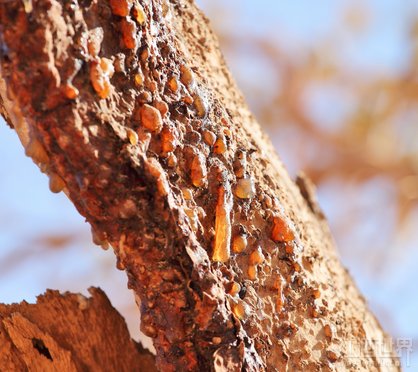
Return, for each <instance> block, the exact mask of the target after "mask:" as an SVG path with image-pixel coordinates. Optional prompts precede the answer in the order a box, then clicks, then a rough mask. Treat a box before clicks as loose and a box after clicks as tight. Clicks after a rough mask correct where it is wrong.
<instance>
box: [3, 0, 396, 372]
mask: <svg viewBox="0 0 418 372" xmlns="http://www.w3.org/2000/svg"><path fill="white" fill-rule="evenodd" d="M33 4H34V7H33V10H32V11H31V13H29V14H26V13H25V11H24V9H23V6H22V5H21V4H20V3H16V2H9V3H6V4H2V5H0V9H1V14H0V25H1V39H0V40H2V42H1V47H2V50H3V54H2V58H1V78H2V79H3V86H4V89H3V91H2V98H3V100H4V106H5V109H6V111H7V113H8V116H9V119H10V121H11V122H12V124H13V126H14V128H15V129H16V130H17V132H18V134H19V136H20V138H21V141H22V143H23V145H24V146H25V148H26V153H27V154H29V155H30V156H32V158H33V159H34V160H35V162H36V163H38V164H39V165H40V167H41V169H42V170H43V171H45V172H46V173H48V174H49V175H50V177H51V187H52V189H53V190H55V191H59V190H60V189H63V190H64V191H65V192H66V194H67V195H68V196H69V198H70V199H71V200H72V201H73V203H74V204H75V206H76V208H77V209H78V211H79V212H80V213H81V214H82V215H83V216H85V217H86V219H87V220H88V221H89V222H90V224H91V225H92V226H93V229H94V231H95V233H94V236H95V240H96V241H97V242H101V243H103V244H107V242H109V243H110V245H111V246H112V247H113V249H114V251H115V254H116V256H117V258H118V267H119V268H120V269H123V270H126V272H127V274H128V277H129V287H130V288H131V289H132V290H134V292H135V293H136V295H137V297H138V301H140V303H141V305H140V306H141V327H142V330H143V331H144V332H145V333H146V334H147V335H149V336H151V337H152V338H153V340H154V345H155V347H156V350H157V356H156V361H157V367H158V368H159V370H161V371H174V370H181V371H183V370H184V371H186V370H187V371H195V370H196V371H197V370H204V371H206V370H230V371H235V370H245V371H260V370H267V371H277V370H279V371H283V370H302V369H307V370H318V371H319V370H338V371H341V370H350V371H351V370H376V371H380V370H397V369H398V368H397V359H396V357H394V355H393V354H391V355H389V356H388V357H387V358H386V359H383V358H382V356H381V355H379V350H378V348H379V345H380V342H381V341H382V340H383V339H384V338H385V337H386V336H385V334H384V333H383V331H382V330H381V328H380V326H379V324H378V322H377V321H376V319H375V318H374V317H373V315H372V314H371V313H370V312H369V310H368V308H367V305H366V302H365V300H364V299H363V298H362V297H361V295H360V294H359V292H358V290H357V288H356V287H355V286H354V284H353V282H352V280H351V278H350V276H349V275H348V273H347V272H346V271H345V269H344V268H343V267H342V266H341V264H340V262H339V259H338V257H337V255H336V251H335V247H334V243H333V241H332V238H331V236H330V233H329V229H328V225H327V223H326V221H325V219H324V218H323V215H322V213H321V212H320V209H319V207H318V206H317V204H316V202H315V198H314V195H313V194H312V192H311V191H310V190H311V189H312V187H311V185H310V184H309V182H308V181H307V180H306V179H305V178H303V177H301V178H299V180H298V185H299V188H298V186H297V185H296V184H295V183H294V182H293V181H292V180H291V179H290V178H289V175H288V174H287V172H286V170H285V169H284V167H283V165H282V163H281V162H280V160H279V158H278V157H277V155H276V153H275V151H274V149H273V147H272V145H271V143H270V141H269V140H268V138H267V137H266V136H265V134H264V133H263V132H262V131H261V129H260V127H259V125H258V124H257V122H256V121H255V119H254V117H253V116H252V115H251V113H250V112H249V110H248V108H247V106H246V104H245V102H244V99H243V98H242V96H241V93H240V92H239V90H238V89H237V87H236V85H235V83H234V81H233V79H232V77H231V75H230V73H229V72H228V69H227V67H226V66H225V63H224V60H223V58H222V55H221V53H220V51H219V48H218V42H217V40H216V37H215V36H214V35H213V33H212V31H211V30H210V28H209V26H208V21H207V19H206V18H205V17H204V16H203V15H202V14H201V13H200V12H199V11H198V10H197V9H196V7H195V5H194V4H193V2H192V1H188V0H172V1H165V0H149V1H128V0H123V1H120V2H116V1H110V3H109V2H108V1H91V0H89V1H88V0H84V1H82V0H79V1H72V2H64V1H58V0H38V1H35V2H34V3H33ZM372 340H373V341H374V343H371V345H372V350H371V351H370V350H369V351H368V353H367V355H359V354H358V353H356V354H355V355H353V354H352V351H351V349H350V348H351V346H353V345H354V346H359V345H360V347H361V348H363V347H364V346H365V345H367V344H370V342H371V341H372ZM362 350H363V351H365V350H364V349H362ZM385 356H386V355H385ZM385 356H383V357H385ZM382 363H384V365H385V366H387V367H385V366H383V365H382Z"/></svg>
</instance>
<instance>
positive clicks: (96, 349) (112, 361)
mask: <svg viewBox="0 0 418 372" xmlns="http://www.w3.org/2000/svg"><path fill="white" fill-rule="evenodd" d="M89 291H90V294H91V297H84V296H82V295H81V294H71V293H65V294H63V295H61V294H60V293H59V292H57V291H51V290H49V291H47V292H46V294H44V295H42V296H39V297H38V301H37V303H36V304H28V303H26V302H22V303H20V304H12V305H2V304H0V366H1V370H2V371H133V370H134V371H143V372H152V371H155V370H156V369H155V362H154V356H153V355H151V354H150V353H149V352H148V351H146V350H144V349H142V347H141V346H140V345H138V344H137V343H136V342H135V341H133V340H131V338H130V336H129V332H128V328H127V327H126V323H125V321H124V320H123V318H122V317H121V315H120V314H118V312H117V311H116V310H115V309H114V308H113V307H112V305H111V304H110V302H109V300H108V299H107V297H106V295H105V294H104V293H103V292H102V291H101V290H100V289H97V288H90V289H89Z"/></svg>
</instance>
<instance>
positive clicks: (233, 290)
mask: <svg viewBox="0 0 418 372" xmlns="http://www.w3.org/2000/svg"><path fill="white" fill-rule="evenodd" d="M240 290H241V286H240V285H239V284H238V283H237V282H233V283H232V285H231V289H230V290H229V291H228V294H230V295H231V296H233V297H234V296H236V295H237V294H238V293H239V292H240Z"/></svg>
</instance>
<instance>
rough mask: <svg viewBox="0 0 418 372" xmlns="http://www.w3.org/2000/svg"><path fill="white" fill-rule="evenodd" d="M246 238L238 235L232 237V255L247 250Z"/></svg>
mask: <svg viewBox="0 0 418 372" xmlns="http://www.w3.org/2000/svg"><path fill="white" fill-rule="evenodd" d="M247 244H248V242H247V237H246V236H245V235H242V234H239V235H237V236H235V237H234V240H233V241H232V251H233V252H234V253H242V252H244V251H245V249H246V248H247Z"/></svg>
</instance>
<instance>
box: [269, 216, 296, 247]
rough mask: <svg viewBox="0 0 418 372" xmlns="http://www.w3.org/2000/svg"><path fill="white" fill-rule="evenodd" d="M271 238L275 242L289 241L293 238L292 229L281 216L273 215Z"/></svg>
mask: <svg viewBox="0 0 418 372" xmlns="http://www.w3.org/2000/svg"><path fill="white" fill-rule="evenodd" d="M271 238H272V239H273V240H274V241H275V242H290V241H292V240H294V239H295V235H294V233H293V231H292V230H291V229H290V228H289V226H288V225H287V224H286V222H285V221H284V219H282V218H281V217H274V219H273V230H272V232H271Z"/></svg>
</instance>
